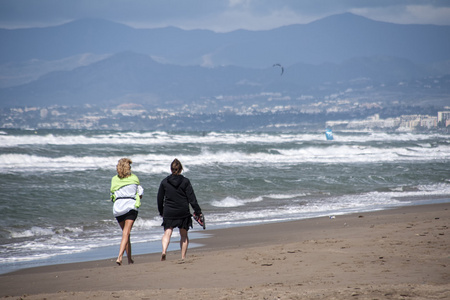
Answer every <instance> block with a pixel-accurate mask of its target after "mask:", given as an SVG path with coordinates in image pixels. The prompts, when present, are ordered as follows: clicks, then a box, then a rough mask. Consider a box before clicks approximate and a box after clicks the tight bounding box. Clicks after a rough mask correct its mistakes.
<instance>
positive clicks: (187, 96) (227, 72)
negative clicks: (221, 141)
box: [0, 52, 429, 107]
mask: <svg viewBox="0 0 450 300" xmlns="http://www.w3.org/2000/svg"><path fill="white" fill-rule="evenodd" d="M427 75H429V71H428V70H427V69H426V68H423V67H420V66H418V65H416V64H414V63H412V62H410V61H407V60H405V59H399V58H393V57H371V58H354V59H350V60H347V61H345V62H343V63H342V64H331V63H328V64H321V65H318V66H316V65H310V64H295V65H293V66H291V67H286V68H285V71H284V73H283V75H282V76H281V75H280V71H279V69H277V68H274V67H272V66H270V67H269V68H265V69H250V68H243V67H235V66H228V67H216V68H204V67H200V66H177V65H169V64H162V63H158V62H156V61H155V60H153V59H152V58H151V57H150V56H148V55H144V54H137V53H133V52H122V53H118V54H115V55H113V56H111V57H108V58H106V59H104V60H101V61H98V62H95V63H92V64H90V65H88V66H83V67H79V68H76V69H74V70H70V71H57V72H52V73H49V74H46V75H44V76H42V77H41V78H39V79H38V80H35V81H32V82H30V83H27V84H24V85H20V86H15V87H10V88H4V89H0V99H2V101H1V105H2V106H3V107H5V106H17V105H39V106H48V105H52V104H60V105H78V104H85V103H95V104H102V105H109V106H111V105H117V104H120V103H122V102H124V101H129V100H130V99H132V100H133V102H136V103H141V104H146V105H147V106H161V105H164V104H165V103H166V102H167V101H174V102H176V103H182V102H184V103H190V102H191V101H194V100H196V99H200V98H201V97H215V96H219V95H223V94H225V95H240V94H259V93H263V92H274V91H275V92H278V91H279V92H281V91H283V92H284V93H292V94H302V93H306V94H311V93H314V92H313V90H314V89H317V88H318V87H319V86H321V85H327V86H328V87H327V90H326V91H325V92H329V91H330V90H331V91H334V90H339V89H341V90H342V89H344V90H345V89H348V88H354V87H358V86H360V85H363V86H366V85H371V84H374V83H375V84H377V85H379V84H387V83H392V82H397V81H399V80H403V79H404V80H412V79H414V78H422V77H425V76H427ZM321 89H322V90H323V88H321Z"/></svg>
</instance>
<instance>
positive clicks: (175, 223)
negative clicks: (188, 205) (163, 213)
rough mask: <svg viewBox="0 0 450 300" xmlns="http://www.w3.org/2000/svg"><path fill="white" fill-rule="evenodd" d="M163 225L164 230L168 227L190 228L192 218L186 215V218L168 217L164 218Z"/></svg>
mask: <svg viewBox="0 0 450 300" xmlns="http://www.w3.org/2000/svg"><path fill="white" fill-rule="evenodd" d="M161 226H164V230H166V229H168V228H180V229H181V228H183V229H186V230H189V227H191V228H192V218H191V217H190V216H189V217H186V218H184V219H167V218H163V222H162V224H161Z"/></svg>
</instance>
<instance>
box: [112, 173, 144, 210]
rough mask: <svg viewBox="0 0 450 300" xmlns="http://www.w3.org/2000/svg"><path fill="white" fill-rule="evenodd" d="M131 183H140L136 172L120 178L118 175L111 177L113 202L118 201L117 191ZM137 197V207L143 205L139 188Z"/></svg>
mask: <svg viewBox="0 0 450 300" xmlns="http://www.w3.org/2000/svg"><path fill="white" fill-rule="evenodd" d="M130 184H136V185H140V183H139V178H138V177H137V176H136V175H134V174H131V175H130V176H128V177H125V178H119V176H118V175H116V176H114V177H113V178H112V179H111V190H110V191H111V201H112V202H115V201H116V195H115V192H116V191H117V190H119V189H120V188H122V187H124V186H127V185H130ZM135 199H136V204H135V205H134V206H135V207H136V208H139V206H141V197H140V195H139V189H136V196H135Z"/></svg>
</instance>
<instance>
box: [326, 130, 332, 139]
mask: <svg viewBox="0 0 450 300" xmlns="http://www.w3.org/2000/svg"><path fill="white" fill-rule="evenodd" d="M325 136H326V137H327V141H332V140H333V131H331V128H327V130H326V131H325Z"/></svg>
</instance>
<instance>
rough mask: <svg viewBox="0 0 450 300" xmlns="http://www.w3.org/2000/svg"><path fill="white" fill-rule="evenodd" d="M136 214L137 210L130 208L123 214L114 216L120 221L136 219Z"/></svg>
mask: <svg viewBox="0 0 450 300" xmlns="http://www.w3.org/2000/svg"><path fill="white" fill-rule="evenodd" d="M137 216H138V211H137V210H134V209H132V210H130V211H129V212H127V213H126V214H124V215H121V216H118V217H116V220H117V222H119V223H122V222H123V221H125V220H133V221H136V218H137Z"/></svg>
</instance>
